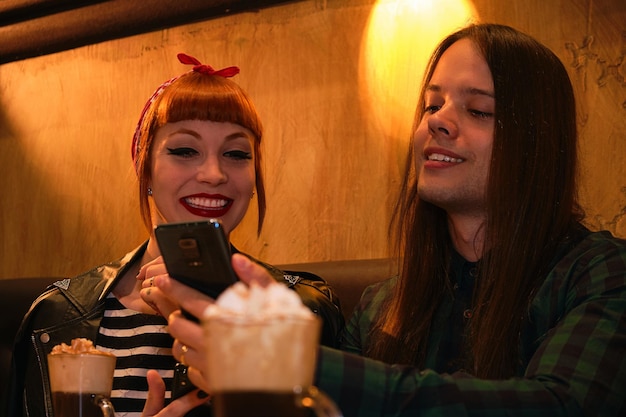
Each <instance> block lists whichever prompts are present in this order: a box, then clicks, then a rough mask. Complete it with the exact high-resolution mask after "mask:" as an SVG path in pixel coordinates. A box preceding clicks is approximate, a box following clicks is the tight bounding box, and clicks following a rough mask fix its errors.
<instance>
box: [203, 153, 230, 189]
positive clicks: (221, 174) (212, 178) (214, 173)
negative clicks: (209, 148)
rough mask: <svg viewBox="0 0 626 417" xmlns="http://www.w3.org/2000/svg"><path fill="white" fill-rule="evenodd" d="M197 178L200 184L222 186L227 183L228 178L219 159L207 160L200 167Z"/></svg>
mask: <svg viewBox="0 0 626 417" xmlns="http://www.w3.org/2000/svg"><path fill="white" fill-rule="evenodd" d="M197 178H198V181H200V182H207V183H209V184H221V183H224V182H226V180H227V179H228V176H227V175H226V171H224V169H223V167H222V166H221V164H220V162H219V160H218V158H207V159H206V160H205V161H204V163H203V164H202V165H200V166H199V167H198V173H197Z"/></svg>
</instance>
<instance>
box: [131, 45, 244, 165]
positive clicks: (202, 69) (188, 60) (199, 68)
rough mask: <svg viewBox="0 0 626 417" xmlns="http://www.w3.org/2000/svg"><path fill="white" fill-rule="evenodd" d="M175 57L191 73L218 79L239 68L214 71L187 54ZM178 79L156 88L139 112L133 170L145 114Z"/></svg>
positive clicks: (132, 148)
mask: <svg viewBox="0 0 626 417" xmlns="http://www.w3.org/2000/svg"><path fill="white" fill-rule="evenodd" d="M177 57H178V60H179V61H180V63H181V64H185V65H193V66H194V67H193V68H192V70H191V71H193V72H198V73H200V74H206V75H216V76H218V77H224V78H230V77H233V76H235V75H237V74H239V67H226V68H222V69H221V70H217V71H216V70H214V69H213V67H211V66H210V65H204V64H202V63H200V61H198V60H197V59H196V58H194V57H192V56H189V55H187V54H183V53H180V54H178V55H177ZM179 77H180V76H176V77H174V78H171V79H169V80H167V81H165V82H164V83H163V84H161V85H160V86H159V88H157V89H156V91H155V92H154V93H153V94H152V96H151V97H150V99H149V100H148V102H147V103H146V105H145V106H144V108H143V110H142V112H141V117H140V118H139V123H137V128H136V129H135V134H134V135H133V143H132V145H131V156H132V158H133V162H134V163H135V168H136V167H137V166H136V165H137V155H138V154H139V149H140V148H141V143H139V137H140V135H141V125H142V124H143V119H144V118H145V117H146V112H147V111H148V108H149V107H150V106H151V105H152V103H153V102H154V101H155V100H156V99H157V97H159V96H160V95H161V94H162V93H163V91H164V90H165V89H166V88H167V87H169V86H170V84H172V83H173V82H174V81H176V80H177V79H178V78H179Z"/></svg>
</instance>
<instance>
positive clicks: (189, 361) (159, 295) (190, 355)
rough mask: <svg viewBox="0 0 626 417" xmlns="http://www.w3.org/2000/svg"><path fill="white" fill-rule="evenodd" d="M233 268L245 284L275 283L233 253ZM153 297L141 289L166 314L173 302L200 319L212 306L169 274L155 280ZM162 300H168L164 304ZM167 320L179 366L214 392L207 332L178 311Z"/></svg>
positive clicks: (206, 390)
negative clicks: (208, 375) (209, 376)
mask: <svg viewBox="0 0 626 417" xmlns="http://www.w3.org/2000/svg"><path fill="white" fill-rule="evenodd" d="M232 265H233V268H234V269H235V273H237V275H238V276H239V278H240V279H241V281H243V282H245V283H248V284H250V283H252V282H255V283H257V284H259V285H263V286H267V285H269V284H271V283H272V282H275V280H274V279H273V278H272V277H271V276H270V275H269V273H268V272H267V270H266V269H265V268H263V267H262V266H260V265H258V264H257V263H255V262H253V261H251V260H250V259H248V258H247V257H246V256H244V255H241V254H234V255H233V257H232ZM148 288H152V291H151V293H150V294H145V292H146V291H147V289H146V288H144V289H143V290H142V297H144V295H145V297H144V299H147V300H149V302H152V303H154V304H155V305H157V306H159V308H160V309H162V310H161V311H162V312H165V308H166V307H164V305H165V304H166V303H167V302H170V303H172V304H174V305H177V306H178V307H180V308H182V309H184V310H186V311H187V312H189V313H191V314H192V315H193V316H195V317H198V318H201V317H202V316H203V315H204V311H205V310H206V308H207V307H208V306H209V305H210V304H211V303H213V300H212V299H211V298H209V297H207V296H206V295H204V294H202V293H200V292H199V291H196V290H194V289H192V288H190V287H188V286H186V285H184V284H181V283H180V282H178V281H176V280H175V279H172V278H170V277H169V276H168V275H167V274H164V275H163V274H160V275H157V276H155V277H154V280H153V286H152V287H148ZM163 298H166V299H168V300H169V301H163ZM165 317H166V318H167V321H168V331H169V332H170V334H171V335H172V337H174V339H175V340H174V345H173V346H172V354H173V355H174V357H175V358H176V360H178V361H179V362H180V363H183V364H185V365H187V366H188V367H189V369H188V371H187V372H188V376H189V379H190V380H191V382H192V383H193V384H194V385H195V386H197V387H198V388H200V389H202V390H204V391H205V392H211V389H210V386H209V384H208V383H207V381H206V378H205V377H204V375H203V371H204V369H205V368H206V361H205V358H206V353H205V349H204V348H205V344H204V337H205V335H204V332H203V329H202V326H201V325H200V324H198V323H194V322H192V321H190V320H187V319H186V318H185V317H184V316H183V315H182V314H181V312H180V310H179V309H176V310H171V311H169V312H168V314H167V315H166V316H165Z"/></svg>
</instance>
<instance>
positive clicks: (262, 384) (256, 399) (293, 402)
mask: <svg viewBox="0 0 626 417" xmlns="http://www.w3.org/2000/svg"><path fill="white" fill-rule="evenodd" d="M202 321H203V327H204V332H205V341H206V344H207V359H208V360H207V369H205V375H206V376H207V379H208V383H209V385H210V387H211V390H212V391H211V405H212V408H213V413H214V415H215V417H270V416H271V417H307V416H311V415H315V416H318V417H341V416H342V414H341V412H340V411H339V409H338V408H337V406H336V405H335V404H334V403H333V401H332V400H331V399H330V398H328V397H327V396H326V395H325V394H324V393H322V392H321V391H319V390H318V389H317V388H316V387H314V386H313V376H314V373H315V363H316V358H317V350H318V346H319V337H320V328H321V321H320V319H319V318H318V317H317V316H315V315H314V314H313V313H312V312H311V311H310V310H309V309H308V308H306V307H305V306H304V305H303V304H302V302H301V301H300V298H299V297H298V295H297V294H296V293H295V292H294V291H292V290H289V289H288V288H287V287H285V286H283V285H280V284H276V285H271V286H270V287H267V288H261V287H258V286H251V287H247V286H245V285H244V284H242V283H237V284H235V285H234V286H232V287H231V288H229V289H228V290H226V291H225V292H224V293H223V294H222V295H221V296H220V297H219V298H218V299H217V300H216V303H215V304H213V305H211V306H210V307H209V308H208V309H207V311H206V313H205V315H204V317H203V319H202Z"/></svg>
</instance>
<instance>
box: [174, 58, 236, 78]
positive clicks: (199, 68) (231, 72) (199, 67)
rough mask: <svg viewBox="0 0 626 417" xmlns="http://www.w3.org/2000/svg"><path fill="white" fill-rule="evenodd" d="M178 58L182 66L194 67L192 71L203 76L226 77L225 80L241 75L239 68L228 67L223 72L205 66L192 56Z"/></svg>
mask: <svg viewBox="0 0 626 417" xmlns="http://www.w3.org/2000/svg"><path fill="white" fill-rule="evenodd" d="M177 57H178V60H179V61H180V63H181V64H185V65H193V66H194V67H193V69H192V71H195V72H199V73H202V74H207V75H219V76H220V77H224V78H230V77H232V76H235V75H237V74H239V68H238V67H226V68H222V69H221V70H214V69H213V67H211V66H210V65H203V64H202V63H200V61H198V60H197V59H196V58H194V57H192V56H189V55H186V54H182V53H181V54H178V55H177Z"/></svg>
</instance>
